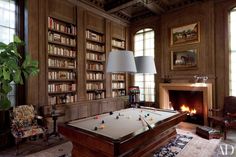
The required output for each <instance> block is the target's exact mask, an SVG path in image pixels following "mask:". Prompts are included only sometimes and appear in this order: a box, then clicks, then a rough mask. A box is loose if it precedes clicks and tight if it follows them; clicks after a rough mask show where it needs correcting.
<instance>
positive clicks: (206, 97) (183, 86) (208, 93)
mask: <svg viewBox="0 0 236 157" xmlns="http://www.w3.org/2000/svg"><path fill="white" fill-rule="evenodd" d="M169 90H177V91H178V90H179V91H202V92H203V112H204V125H207V124H208V123H207V117H208V110H209V109H210V108H212V84H211V83H160V84H159V92H160V95H159V96H160V98H159V101H160V102H159V103H160V108H163V109H171V106H170V102H169Z"/></svg>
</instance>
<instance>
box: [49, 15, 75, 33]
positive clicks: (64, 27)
mask: <svg viewBox="0 0 236 157" xmlns="http://www.w3.org/2000/svg"><path fill="white" fill-rule="evenodd" d="M48 28H49V29H54V30H57V31H60V32H64V33H68V34H72V35H76V27H75V26H73V25H72V24H62V23H60V22H58V21H57V20H55V19H53V18H51V17H48Z"/></svg>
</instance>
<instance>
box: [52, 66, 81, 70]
mask: <svg viewBox="0 0 236 157" xmlns="http://www.w3.org/2000/svg"><path fill="white" fill-rule="evenodd" d="M48 68H49V69H58V70H76V68H66V67H53V66H49V67H48Z"/></svg>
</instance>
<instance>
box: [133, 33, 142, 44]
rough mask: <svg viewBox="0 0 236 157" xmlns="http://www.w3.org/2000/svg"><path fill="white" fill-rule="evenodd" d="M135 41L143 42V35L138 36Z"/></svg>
mask: <svg viewBox="0 0 236 157" xmlns="http://www.w3.org/2000/svg"><path fill="white" fill-rule="evenodd" d="M134 40H135V42H138V41H143V34H139V35H136V36H135V38H134Z"/></svg>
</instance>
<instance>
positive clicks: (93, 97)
mask: <svg viewBox="0 0 236 157" xmlns="http://www.w3.org/2000/svg"><path fill="white" fill-rule="evenodd" d="M104 98H105V92H101V93H98V94H95V93H87V100H96V99H104Z"/></svg>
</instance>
